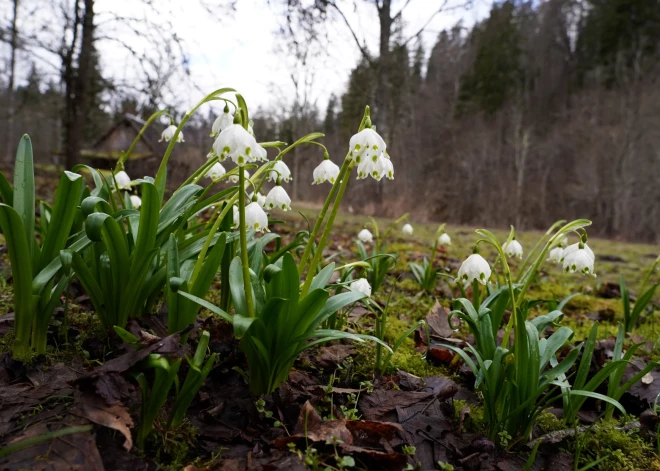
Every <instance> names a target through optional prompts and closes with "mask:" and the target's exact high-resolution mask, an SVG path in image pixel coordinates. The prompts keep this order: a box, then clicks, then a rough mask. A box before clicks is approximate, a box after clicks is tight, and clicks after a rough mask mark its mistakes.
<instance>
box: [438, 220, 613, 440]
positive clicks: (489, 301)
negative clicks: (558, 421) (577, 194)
mask: <svg viewBox="0 0 660 471" xmlns="http://www.w3.org/2000/svg"><path fill="white" fill-rule="evenodd" d="M590 224H591V222H590V221H588V220H584V219H581V220H576V221H573V222H570V223H568V224H564V223H563V222H560V223H558V224H555V225H554V226H553V227H552V228H551V230H549V231H548V233H546V235H545V236H544V237H543V238H542V239H541V240H540V241H539V243H538V244H537V245H536V246H535V247H534V248H533V249H532V251H531V252H530V255H529V256H528V258H527V259H526V260H524V261H523V264H522V267H521V269H520V270H519V274H518V276H517V277H516V278H515V279H514V276H513V275H512V271H511V269H510V267H509V264H508V262H507V253H506V252H507V248H511V247H512V245H511V242H512V241H513V240H515V239H514V235H515V234H514V231H513V228H512V231H511V234H510V235H509V238H508V240H507V241H506V242H505V243H504V244H502V243H500V242H499V241H498V240H497V238H496V237H495V236H494V235H493V234H492V233H490V232H489V231H486V230H483V229H480V230H478V231H477V233H478V234H479V235H480V236H481V238H480V239H479V240H478V242H477V245H476V246H475V249H474V253H473V254H472V255H470V256H469V257H468V258H467V259H466V260H465V261H464V262H463V264H462V265H461V267H460V269H459V271H458V277H457V279H456V282H457V283H459V284H460V285H461V290H462V291H463V294H464V296H463V298H460V299H457V300H455V301H454V306H453V310H452V312H451V313H450V315H449V322H450V325H451V326H452V328H458V324H456V320H457V319H460V320H461V321H462V322H464V323H465V324H466V325H467V326H468V328H469V329H470V331H471V333H472V334H473V335H474V345H468V347H466V348H465V349H461V348H457V347H455V346H452V345H446V347H447V348H449V349H450V350H452V351H454V352H456V353H457V354H458V355H460V356H461V357H462V359H463V360H464V361H465V362H466V364H467V365H468V366H469V367H470V369H471V370H472V371H473V372H474V375H475V377H476V378H477V379H476V382H475V388H477V389H479V390H480V391H481V393H482V395H483V398H484V420H485V422H486V427H487V429H488V436H489V438H490V439H491V440H497V438H498V437H501V436H507V437H511V440H510V441H509V440H507V444H506V445H505V446H509V447H511V446H514V445H515V444H517V443H520V442H521V441H522V442H524V441H526V440H527V439H528V438H529V436H530V433H531V429H532V425H533V424H534V422H535V421H536V418H537V417H538V414H539V413H540V412H541V411H542V410H543V408H544V407H546V406H548V405H549V404H552V403H553V402H554V401H555V400H558V399H561V398H562V397H563V398H566V397H567V396H568V397H570V398H573V399H574V400H573V401H565V404H569V405H570V404H572V405H571V406H570V407H572V409H571V411H572V412H571V413H570V414H568V415H569V416H574V413H575V407H577V405H581V404H582V402H584V401H581V402H580V401H576V400H575V398H578V399H579V398H586V397H590V398H592V399H598V400H601V401H603V402H605V403H607V404H608V406H609V407H611V408H617V409H619V410H622V411H623V408H622V407H621V405H620V404H619V403H618V402H617V399H618V397H620V396H614V397H612V396H611V395H608V396H605V395H603V394H599V393H596V392H595V391H594V390H595V388H596V386H597V384H595V383H593V382H585V381H582V380H580V381H579V382H577V383H575V385H576V387H572V386H571V384H570V383H569V381H568V380H567V376H568V375H567V372H568V371H569V370H570V368H571V367H572V366H573V365H574V364H575V362H576V360H577V358H578V356H579V353H580V351H581V349H582V347H583V345H580V346H578V347H577V348H573V349H572V350H570V352H569V353H568V354H566V355H565V356H563V358H561V357H559V356H558V352H559V350H560V349H561V348H562V347H563V346H564V344H565V343H566V342H567V341H568V340H570V339H571V338H572V336H573V331H572V330H571V329H569V328H568V327H565V326H561V325H560V324H559V322H560V321H561V318H562V316H563V314H562V312H561V308H562V307H563V305H564V304H565V302H566V301H568V300H565V301H564V302H562V303H561V304H560V306H558V308H557V309H555V310H553V311H551V312H549V313H548V314H545V315H541V316H537V317H534V318H531V319H530V318H529V314H530V311H531V307H532V306H536V307H537V308H538V307H539V306H541V305H542V302H539V301H536V300H529V299H527V298H528V290H529V287H530V285H531V283H532V282H533V280H534V279H535V277H536V274H537V273H538V271H539V269H540V267H541V265H542V263H543V262H544V261H546V260H547V258H548V254H549V253H550V251H551V250H553V249H554V248H556V247H557V246H559V245H560V244H561V242H562V241H563V240H564V237H565V236H566V234H569V233H576V234H577V235H578V237H579V239H580V242H579V243H578V244H576V248H575V249H572V250H574V252H573V253H579V259H577V260H576V259H571V258H568V256H567V257H566V258H568V260H569V262H568V263H569V266H568V269H566V270H565V271H566V272H567V273H581V274H587V275H592V274H593V270H594V267H593V257H590V256H589V254H587V253H586V250H585V247H586V243H587V233H586V230H585V229H584V228H585V227H586V226H588V225H590ZM482 244H485V245H490V246H492V247H493V248H494V249H495V250H496V252H497V254H498V256H497V259H496V260H495V263H494V264H493V265H492V266H491V264H490V263H489V262H488V261H487V260H486V259H485V258H484V257H482V256H481V255H480V254H479V253H478V247H479V246H480V245H482ZM539 247H542V248H541V249H540V251H539V250H538V249H539ZM578 251H582V252H578ZM509 252H510V253H509V255H512V256H518V254H519V249H518V248H516V249H515V250H514V251H511V250H510V251H509ZM583 252H584V254H583ZM592 254H593V252H592ZM571 260H574V261H573V262H571ZM498 262H499V264H501V273H496V270H495V267H496V266H497V265H498ZM565 263H566V262H565ZM573 264H574V265H575V266H573ZM468 287H471V288H472V299H471V300H470V299H468V297H467V295H466V289H467V288H468ZM507 310H508V311H510V312H511V315H510V318H509V321H508V322H507V323H506V324H505V325H504V326H502V321H503V318H504V313H505V311H507ZM501 327H503V328H504V335H503V337H502V340H501V342H498V341H497V340H496V339H497V338H498V337H497V335H498V331H499V329H500V328H501ZM549 327H552V328H553V330H554V332H552V333H547V334H546V330H547V329H548V328H549ZM610 368H613V367H610ZM617 371H618V370H617ZM567 407H568V406H567ZM567 412H569V411H568V410H567ZM503 434H505V435H503ZM503 445H504V444H503Z"/></svg>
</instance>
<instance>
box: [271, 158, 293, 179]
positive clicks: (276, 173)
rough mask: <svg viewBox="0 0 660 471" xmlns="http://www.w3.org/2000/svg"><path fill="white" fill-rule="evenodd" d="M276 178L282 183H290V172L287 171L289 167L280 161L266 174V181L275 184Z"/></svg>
mask: <svg viewBox="0 0 660 471" xmlns="http://www.w3.org/2000/svg"><path fill="white" fill-rule="evenodd" d="M278 177H280V179H281V181H283V182H289V181H291V170H289V167H288V166H287V165H286V164H285V163H284V162H283V161H281V160H278V161H277V162H275V164H274V165H273V169H272V170H271V171H270V172H269V173H268V181H269V182H276V181H277V178H278Z"/></svg>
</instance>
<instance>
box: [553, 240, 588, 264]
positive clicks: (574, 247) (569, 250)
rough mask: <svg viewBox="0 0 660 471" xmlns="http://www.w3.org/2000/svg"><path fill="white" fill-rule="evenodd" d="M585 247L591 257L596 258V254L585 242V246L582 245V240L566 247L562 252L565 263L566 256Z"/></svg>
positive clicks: (562, 260) (562, 259)
mask: <svg viewBox="0 0 660 471" xmlns="http://www.w3.org/2000/svg"><path fill="white" fill-rule="evenodd" d="M580 249H583V250H584V251H585V252H587V254H588V255H589V256H590V257H591V259H592V260H594V261H595V260H596V256H595V255H594V252H593V250H591V248H590V247H589V246H588V245H587V244H583V247H580V242H576V243H575V244H572V245H569V246H568V247H566V248H565V249H564V252H563V253H562V257H561V262H562V263H563V262H564V261H565V260H566V257H568V256H569V255H570V254H572V253H573V252H577V251H578V250H580Z"/></svg>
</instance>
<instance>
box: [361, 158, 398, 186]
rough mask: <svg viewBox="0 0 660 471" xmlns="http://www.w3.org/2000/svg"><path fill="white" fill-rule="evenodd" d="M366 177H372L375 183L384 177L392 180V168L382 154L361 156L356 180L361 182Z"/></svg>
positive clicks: (390, 163)
mask: <svg viewBox="0 0 660 471" xmlns="http://www.w3.org/2000/svg"><path fill="white" fill-rule="evenodd" d="M368 176H371V177H373V178H374V180H376V181H380V180H381V179H382V178H383V177H385V176H387V178H389V179H390V180H392V179H394V166H393V165H392V162H391V161H390V160H389V159H387V158H386V157H385V156H384V155H383V154H381V155H379V156H376V155H373V156H371V157H366V156H363V158H362V160H361V161H360V163H359V164H358V168H357V179H358V180H361V179H363V178H367V177H368Z"/></svg>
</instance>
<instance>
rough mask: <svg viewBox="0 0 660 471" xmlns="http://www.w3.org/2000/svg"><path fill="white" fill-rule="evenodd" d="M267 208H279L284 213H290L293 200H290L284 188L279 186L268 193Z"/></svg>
mask: <svg viewBox="0 0 660 471" xmlns="http://www.w3.org/2000/svg"><path fill="white" fill-rule="evenodd" d="M265 206H266V208H268V209H274V208H278V209H281V210H282V211H288V210H289V209H291V198H289V195H288V194H287V192H286V190H285V189H284V188H282V187H281V186H280V185H277V186H274V187H273V189H272V190H270V192H268V196H266V204H265Z"/></svg>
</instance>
